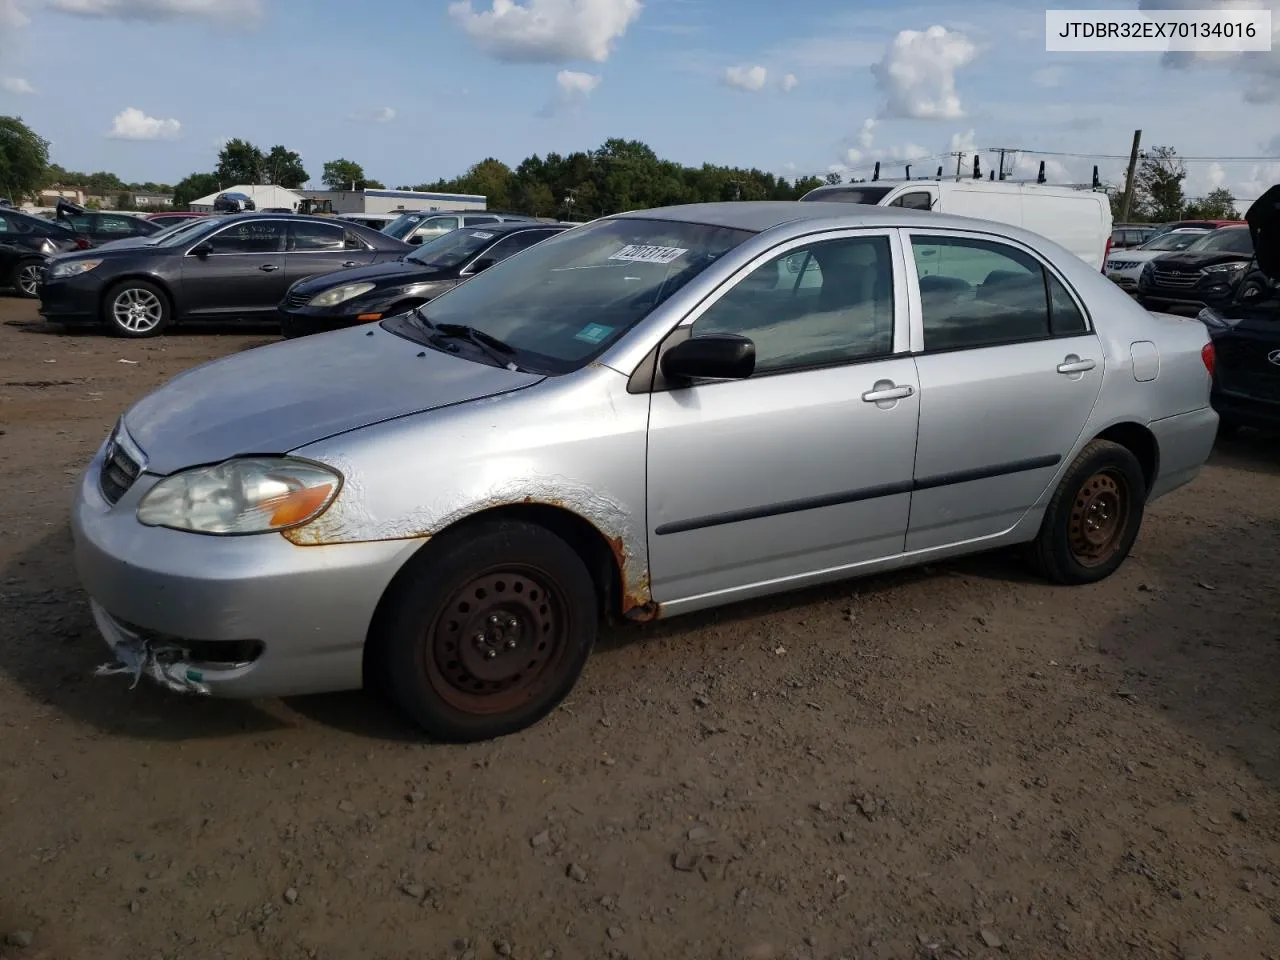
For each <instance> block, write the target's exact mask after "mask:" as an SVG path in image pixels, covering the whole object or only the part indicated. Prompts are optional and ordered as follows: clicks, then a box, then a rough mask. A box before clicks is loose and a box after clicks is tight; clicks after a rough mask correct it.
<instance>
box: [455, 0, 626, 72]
mask: <svg viewBox="0 0 1280 960" xmlns="http://www.w3.org/2000/svg"><path fill="white" fill-rule="evenodd" d="M481 2H482V3H483V0H481ZM641 6H642V5H641V3H640V0H524V2H519V3H518V2H515V0H492V6H491V8H490V9H488V10H483V9H482V10H481V11H479V12H476V11H475V10H474V9H472V5H471V0H459V2H457V3H451V4H450V5H449V16H450V17H452V18H453V20H454V22H455V23H457V24H458V25H459V26H460V27H462V29H463V30H465V31H466V32H467V33H468V34H469V35H470V37H471V39H472V40H474V41H475V42H476V44H477V45H478V46H479V47H480V49H481V50H483V51H484V52H485V53H487V54H489V55H490V56H492V57H495V58H496V59H498V60H507V61H511V62H516V63H567V62H570V61H573V60H588V61H591V62H593V63H604V62H605V61H606V60H608V59H609V55H610V54H611V53H612V52H613V48H614V45H615V44H616V43H617V41H618V40H619V39H621V37H622V35H623V34H625V33H626V32H627V28H628V27H629V26H631V23H632V22H633V21H634V20H635V19H636V18H637V17H638V16H640V10H641Z"/></svg>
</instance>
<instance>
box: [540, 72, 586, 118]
mask: <svg viewBox="0 0 1280 960" xmlns="http://www.w3.org/2000/svg"><path fill="white" fill-rule="evenodd" d="M598 86H600V77H599V76H598V75H597V74H594V73H582V72H580V71H578V70H561V71H560V72H559V73H557V74H556V96H555V99H553V100H552V101H551V102H550V103H548V104H547V105H546V106H545V107H543V108H542V109H541V110H540V111H538V116H540V117H553V116H555V115H557V114H559V113H562V112H563V111H565V110H568V109H570V108H572V107H576V106H579V105H580V104H583V103H585V102H586V100H587V98H588V97H590V96H591V94H592V93H594V92H595V89H596V87H598Z"/></svg>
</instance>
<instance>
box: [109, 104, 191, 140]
mask: <svg viewBox="0 0 1280 960" xmlns="http://www.w3.org/2000/svg"><path fill="white" fill-rule="evenodd" d="M181 131H182V124H181V123H179V122H178V121H177V120H173V119H168V120H161V119H159V118H157V117H149V116H147V115H146V114H145V113H143V112H142V111H141V110H139V109H138V108H137V107H125V108H124V109H123V110H121V111H120V112H119V113H118V114H116V118H115V119H114V120H113V121H112V122H111V130H110V132H109V133H108V134H107V136H108V137H109V138H110V139H112V140H173V139H175V138H176V137H177V136H178V134H179V133H180V132H181Z"/></svg>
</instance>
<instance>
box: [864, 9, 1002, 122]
mask: <svg viewBox="0 0 1280 960" xmlns="http://www.w3.org/2000/svg"><path fill="white" fill-rule="evenodd" d="M977 55H978V48H977V46H976V45H975V44H974V43H973V42H972V41H971V40H969V38H968V37H966V36H965V35H964V34H962V33H958V32H956V31H953V30H948V29H947V28H946V27H940V26H932V27H930V28H929V29H928V30H923V31H921V30H902V31H900V32H899V33H898V35H897V36H896V37H894V38H893V42H892V43H890V44H889V49H888V50H886V51H885V54H884V57H883V59H882V60H881V61H880V62H879V63H877V64H874V65H873V66H872V67H871V72H872V73H873V74H874V75H875V78H876V83H877V85H878V86H879V87H880V90H881V92H882V93H883V94H884V96H885V104H884V108H883V109H882V110H881V116H883V117H910V118H913V119H916V120H957V119H959V118H961V117H963V116H964V109H963V107H962V106H961V104H960V96H959V94H958V93H957V92H956V71H957V70H959V69H961V68H962V67H964V66H967V65H968V64H970V63H972V62H973V60H974V58H975V57H977Z"/></svg>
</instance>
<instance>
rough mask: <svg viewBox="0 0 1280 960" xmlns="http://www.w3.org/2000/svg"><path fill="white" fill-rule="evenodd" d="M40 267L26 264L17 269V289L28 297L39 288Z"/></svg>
mask: <svg viewBox="0 0 1280 960" xmlns="http://www.w3.org/2000/svg"><path fill="white" fill-rule="evenodd" d="M42 269H43V268H42V267H38V266H36V265H34V264H30V263H29V264H27V265H26V266H25V267H23V268H22V269H21V270H19V271H18V289H19V290H21V291H22V292H23V293H25V294H26V295H27V296H29V297H34V296H35V295H36V291H37V290H39V289H40V273H41V270H42Z"/></svg>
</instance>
